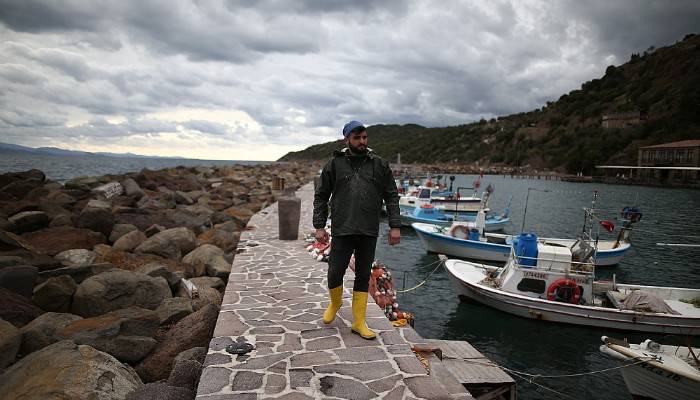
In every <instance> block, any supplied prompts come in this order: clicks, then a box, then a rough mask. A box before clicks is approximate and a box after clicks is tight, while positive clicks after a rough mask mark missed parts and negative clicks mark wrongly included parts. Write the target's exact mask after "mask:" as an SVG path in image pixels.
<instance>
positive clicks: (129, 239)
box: [112, 230, 148, 251]
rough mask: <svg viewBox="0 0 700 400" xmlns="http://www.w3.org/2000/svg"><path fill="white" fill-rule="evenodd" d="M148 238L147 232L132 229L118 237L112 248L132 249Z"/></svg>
mask: <svg viewBox="0 0 700 400" xmlns="http://www.w3.org/2000/svg"><path fill="white" fill-rule="evenodd" d="M147 239H148V238H147V237H146V234H144V233H143V232H141V231H139V230H135V231H131V232H129V233H127V234H125V235H123V236H122V237H120V238H119V239H117V241H116V242H114V245H113V246H112V248H113V249H114V250H121V251H132V250H133V249H135V248H136V247H138V246H139V245H140V244H141V243H143V242H145V241H146V240H147Z"/></svg>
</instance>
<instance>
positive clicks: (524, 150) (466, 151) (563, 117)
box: [280, 34, 700, 174]
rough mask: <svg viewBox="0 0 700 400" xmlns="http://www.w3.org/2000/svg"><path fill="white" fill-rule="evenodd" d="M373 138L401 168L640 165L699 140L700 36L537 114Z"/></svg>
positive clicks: (323, 147)
mask: <svg viewBox="0 0 700 400" xmlns="http://www.w3.org/2000/svg"><path fill="white" fill-rule="evenodd" d="M604 117H605V118H607V119H608V120H607V122H606V120H605V119H604ZM606 124H607V126H606ZM368 132H369V135H370V138H371V139H370V147H372V149H374V151H375V152H377V153H378V154H380V155H381V156H383V157H384V158H387V159H389V160H392V161H393V160H396V156H397V154H398V153H400V154H401V161H402V162H403V163H454V164H475V163H478V165H479V166H480V167H483V168H489V167H495V168H498V167H520V168H524V169H527V170H531V169H538V170H553V171H559V172H569V173H575V172H583V173H585V174H590V173H591V172H592V171H593V169H594V166H595V165H600V164H619V165H623V164H624V165H631V164H636V162H637V148H638V147H640V146H648V145H654V144H659V143H667V142H673V141H677V140H685V139H697V138H700V35H695V34H689V35H686V37H685V38H684V39H683V40H682V41H679V42H677V43H676V44H674V45H672V46H668V47H663V48H658V49H655V48H653V47H650V48H649V49H647V51H645V52H644V53H642V54H632V56H631V57H630V60H629V61H628V62H627V63H625V64H623V65H621V66H618V67H616V66H612V65H611V66H609V67H608V68H607V69H606V70H605V74H604V75H603V76H602V77H600V78H598V79H593V80H591V81H588V82H585V83H583V84H582V85H581V89H577V90H573V91H571V92H569V93H567V94H564V95H562V96H561V97H560V98H559V99H558V100H557V101H551V102H547V104H546V105H544V106H543V107H542V108H540V109H536V110H533V111H529V112H524V113H519V114H513V115H508V116H502V117H499V118H494V119H491V120H488V121H487V120H484V119H482V120H481V121H479V122H474V123H470V124H465V125H457V126H450V127H443V128H426V127H422V126H420V125H415V124H409V125H373V126H370V127H369V128H368ZM342 145H343V144H342V141H340V140H339V141H334V142H328V143H323V144H319V145H314V146H311V147H309V148H307V149H304V150H302V151H298V152H291V153H288V154H286V155H285V156H284V157H282V158H281V159H280V161H293V160H325V159H327V158H328V157H329V156H330V154H331V152H332V150H333V149H336V148H339V147H342Z"/></svg>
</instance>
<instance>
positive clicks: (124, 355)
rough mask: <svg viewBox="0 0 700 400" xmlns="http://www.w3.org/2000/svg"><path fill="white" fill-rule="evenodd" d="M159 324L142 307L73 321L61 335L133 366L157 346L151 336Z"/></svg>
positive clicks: (154, 317) (149, 312)
mask: <svg viewBox="0 0 700 400" xmlns="http://www.w3.org/2000/svg"><path fill="white" fill-rule="evenodd" d="M159 325H160V320H159V318H158V314H157V313H156V312H154V311H151V310H146V309H143V308H139V307H129V308H124V309H121V310H117V311H112V312H110V313H107V314H104V315H100V316H98V317H93V318H86V319H81V320H77V321H73V322H71V323H70V324H68V325H66V326H65V327H64V328H63V329H61V330H60V331H59V332H58V334H59V335H60V336H61V337H62V338H64V339H70V340H72V341H74V342H75V343H77V344H87V345H90V346H92V347H94V348H96V349H97V350H100V351H104V352H105V353H109V354H111V355H112V356H114V357H115V358H117V359H118V360H121V361H124V362H130V363H134V362H137V361H139V360H141V359H142V358H144V357H145V356H146V355H147V354H148V353H150V352H151V350H152V349H153V347H155V345H156V340H155V339H153V338H152V337H151V336H153V335H154V334H155V331H156V329H157V328H158V326H159Z"/></svg>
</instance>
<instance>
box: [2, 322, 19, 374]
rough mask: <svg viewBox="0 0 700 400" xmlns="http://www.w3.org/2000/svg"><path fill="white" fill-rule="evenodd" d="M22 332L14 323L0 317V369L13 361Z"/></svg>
mask: <svg viewBox="0 0 700 400" xmlns="http://www.w3.org/2000/svg"><path fill="white" fill-rule="evenodd" d="M21 343H22V334H21V333H20V332H19V329H17V328H16V327H15V326H14V325H12V324H11V323H9V322H7V321H5V320H3V319H0V371H2V370H3V368H5V367H7V366H8V365H10V364H12V363H13V362H14V361H15V357H16V356H17V352H18V351H19V346H20V344H21Z"/></svg>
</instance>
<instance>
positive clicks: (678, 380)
mask: <svg viewBox="0 0 700 400" xmlns="http://www.w3.org/2000/svg"><path fill="white" fill-rule="evenodd" d="M601 340H602V341H603V343H604V344H603V345H601V346H600V351H601V352H602V353H603V354H605V355H608V356H610V357H612V358H614V359H616V360H620V361H623V362H625V364H627V365H626V366H625V367H624V368H620V373H621V374H622V378H623V379H624V381H625V385H626V386H627V389H628V390H629V392H630V394H631V395H632V396H634V397H641V398H644V399H654V400H686V399H696V398H698V397H700V362H698V358H697V357H698V355H699V354H700V349H697V348H695V349H693V348H691V347H688V346H670V345H662V344H659V343H656V342H653V341H652V340H649V339H647V340H645V341H643V342H642V343H640V344H630V343H627V342H626V341H620V340H615V339H612V338H608V337H607V336H603V337H602V338H601Z"/></svg>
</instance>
